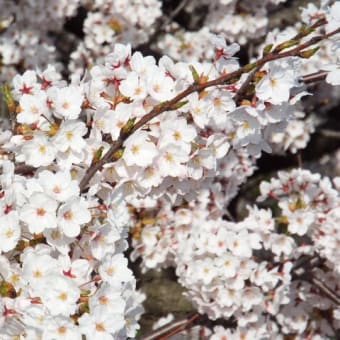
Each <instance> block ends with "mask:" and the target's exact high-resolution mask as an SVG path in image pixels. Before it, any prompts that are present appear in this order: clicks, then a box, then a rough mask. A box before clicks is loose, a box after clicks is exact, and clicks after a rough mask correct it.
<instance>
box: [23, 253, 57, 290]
mask: <svg viewBox="0 0 340 340" xmlns="http://www.w3.org/2000/svg"><path fill="white" fill-rule="evenodd" d="M59 270H60V269H59V266H58V262H57V260H56V259H54V258H52V257H51V256H50V255H48V254H36V253H30V254H26V256H25V257H24V259H23V265H22V277H23V279H24V280H25V281H26V282H27V283H29V284H30V285H31V287H32V289H34V290H36V291H37V292H39V289H40V288H41V285H42V282H43V280H44V279H45V278H46V277H47V276H49V275H52V276H54V275H57V273H58V272H59Z"/></svg>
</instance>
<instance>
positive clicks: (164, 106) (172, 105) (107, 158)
mask: <svg viewBox="0 0 340 340" xmlns="http://www.w3.org/2000/svg"><path fill="white" fill-rule="evenodd" d="M320 21H322V22H324V20H320ZM318 24H319V22H318V23H316V24H315V25H318ZM339 32H340V28H338V29H336V30H334V31H332V32H329V33H327V34H323V35H318V36H315V37H312V38H311V39H309V40H307V41H306V42H304V43H302V44H300V45H298V46H297V47H295V48H292V49H290V50H287V51H284V52H277V53H273V52H272V53H268V54H267V55H265V56H263V57H262V58H260V59H258V60H257V61H256V62H254V63H251V64H247V65H245V66H243V67H241V68H240V69H238V70H236V71H234V72H231V73H228V74H226V75H222V76H220V77H218V78H216V79H213V80H210V81H207V82H205V83H194V84H192V85H190V86H189V87H188V88H187V89H185V90H184V91H182V92H181V93H179V94H178V95H176V96H175V97H173V98H172V99H171V100H168V101H165V102H163V103H160V104H158V105H156V106H155V107H154V108H153V109H152V110H151V111H150V112H149V113H147V114H146V115H145V116H143V117H142V118H140V120H139V121H137V122H136V123H135V125H134V126H133V127H132V128H131V129H130V130H129V131H128V132H124V131H123V130H121V133H120V136H119V138H118V139H117V140H116V141H115V142H114V143H113V144H112V145H111V147H110V149H109V150H108V151H107V153H106V154H105V155H104V156H103V157H102V158H101V159H100V160H99V161H98V162H96V163H94V164H93V165H91V166H90V167H89V168H88V169H87V171H86V173H85V175H84V177H83V178H82V180H81V182H80V184H79V186H80V191H81V192H83V191H84V190H85V188H86V186H87V184H88V183H89V181H90V180H91V178H92V177H93V176H94V175H95V173H96V172H97V171H98V170H99V169H100V168H102V166H103V165H104V164H106V163H110V162H113V161H114V160H115V157H114V155H115V154H116V152H117V151H119V150H120V149H121V148H122V146H123V143H124V142H125V141H126V140H127V139H128V138H129V137H130V136H131V135H132V134H133V133H134V132H136V131H137V130H139V129H140V128H141V127H143V126H144V125H145V124H146V123H148V122H149V121H151V120H152V119H153V118H155V117H157V116H159V115H160V114H161V113H163V112H165V111H173V110H176V109H177V105H176V104H178V103H179V102H181V101H182V100H183V99H184V98H186V97H187V96H188V95H189V94H191V93H194V92H201V91H203V90H205V89H206V88H209V87H216V86H218V85H226V84H230V83H234V82H236V81H237V80H238V79H239V78H240V77H241V75H242V74H243V73H248V72H250V71H251V70H253V69H254V68H258V67H262V66H263V65H265V64H266V63H267V62H270V61H273V60H278V59H283V58H286V57H291V56H297V55H299V53H300V52H301V51H303V50H304V49H306V48H308V47H310V46H312V45H315V44H317V43H318V42H320V41H322V40H324V39H327V38H328V37H330V36H332V35H334V34H337V33H339Z"/></svg>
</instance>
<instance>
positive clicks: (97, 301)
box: [89, 282, 126, 315]
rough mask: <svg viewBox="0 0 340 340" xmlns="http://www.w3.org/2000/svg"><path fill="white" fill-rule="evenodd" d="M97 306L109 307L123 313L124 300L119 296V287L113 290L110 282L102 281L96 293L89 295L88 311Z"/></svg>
mask: <svg viewBox="0 0 340 340" xmlns="http://www.w3.org/2000/svg"><path fill="white" fill-rule="evenodd" d="M97 306H103V307H106V308H109V309H110V310H111V311H114V312H115V313H117V314H122V315H123V314H124V311H125V307H126V302H125V300H124V299H123V297H122V296H121V293H120V290H119V289H117V290H115V289H113V287H112V286H111V285H110V284H108V283H106V282H104V283H103V284H102V285H101V286H100V288H99V289H98V290H97V291H96V293H95V294H94V295H92V296H91V297H90V301H89V307H90V311H91V310H93V309H95V308H96V307H97Z"/></svg>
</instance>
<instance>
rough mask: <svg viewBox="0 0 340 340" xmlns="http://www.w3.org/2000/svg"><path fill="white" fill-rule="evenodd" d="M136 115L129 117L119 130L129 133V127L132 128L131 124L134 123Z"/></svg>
mask: <svg viewBox="0 0 340 340" xmlns="http://www.w3.org/2000/svg"><path fill="white" fill-rule="evenodd" d="M135 121H136V117H133V118H130V119H129V120H128V121H127V122H126V124H125V125H124V126H123V127H122V130H121V132H122V133H123V134H126V133H129V132H130V131H131V129H132V128H133V125H134V124H135Z"/></svg>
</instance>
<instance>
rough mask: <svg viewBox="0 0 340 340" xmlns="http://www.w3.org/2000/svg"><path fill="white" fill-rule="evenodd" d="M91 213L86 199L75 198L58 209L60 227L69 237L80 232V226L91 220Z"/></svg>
mask: <svg viewBox="0 0 340 340" xmlns="http://www.w3.org/2000/svg"><path fill="white" fill-rule="evenodd" d="M90 220H91V214H90V212H89V210H88V204H87V202H86V201H85V200H84V199H81V198H74V199H72V200H70V201H68V202H66V203H65V204H63V205H62V206H61V207H60V208H59V209H58V222H57V223H58V227H59V228H60V230H62V232H63V233H64V234H65V235H66V236H67V237H75V236H78V235H79V233H80V226H81V225H82V224H85V223H87V222H90Z"/></svg>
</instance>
